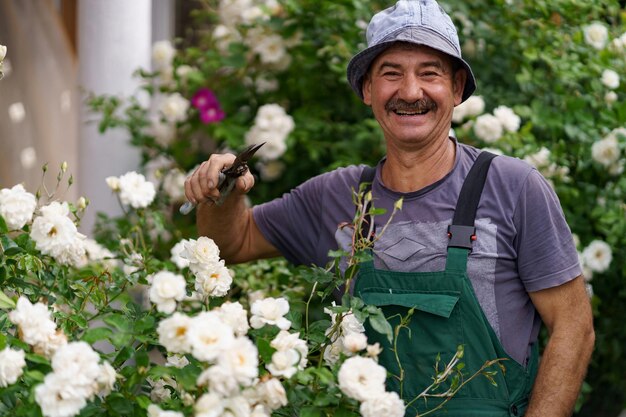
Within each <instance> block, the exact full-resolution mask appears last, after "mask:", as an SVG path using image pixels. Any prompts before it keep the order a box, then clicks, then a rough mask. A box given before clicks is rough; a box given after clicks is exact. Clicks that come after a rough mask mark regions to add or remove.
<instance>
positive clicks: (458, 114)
mask: <svg viewBox="0 0 626 417" xmlns="http://www.w3.org/2000/svg"><path fill="white" fill-rule="evenodd" d="M484 111H485V100H484V99H483V98H482V97H481V96H470V97H469V98H468V99H467V100H465V101H464V102H463V103H461V104H459V105H458V106H456V107H455V108H454V111H453V113H452V121H453V122H454V123H461V122H463V120H465V119H466V118H469V117H474V116H478V115H480V114H482V113H483V112H484Z"/></svg>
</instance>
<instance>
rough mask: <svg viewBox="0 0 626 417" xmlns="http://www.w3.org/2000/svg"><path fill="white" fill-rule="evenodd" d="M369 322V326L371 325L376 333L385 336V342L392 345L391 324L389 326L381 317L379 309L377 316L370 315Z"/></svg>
mask: <svg viewBox="0 0 626 417" xmlns="http://www.w3.org/2000/svg"><path fill="white" fill-rule="evenodd" d="M369 320H370V324H371V325H372V328H373V329H374V330H376V331H377V332H378V333H380V334H383V335H385V336H387V340H389V343H392V341H393V328H392V327H391V324H389V322H388V321H387V319H386V318H385V316H384V315H383V312H382V311H381V310H380V309H379V310H378V313H377V314H374V315H370V317H369Z"/></svg>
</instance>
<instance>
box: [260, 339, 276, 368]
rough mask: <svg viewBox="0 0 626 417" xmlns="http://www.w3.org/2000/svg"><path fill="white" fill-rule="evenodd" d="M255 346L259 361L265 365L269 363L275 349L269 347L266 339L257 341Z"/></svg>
mask: <svg viewBox="0 0 626 417" xmlns="http://www.w3.org/2000/svg"><path fill="white" fill-rule="evenodd" d="M256 345H257V349H258V350H259V357H260V358H261V360H262V361H263V362H265V363H270V362H271V361H272V355H273V354H274V352H276V349H274V348H273V347H272V346H270V341H269V340H267V339H258V340H257V342H256Z"/></svg>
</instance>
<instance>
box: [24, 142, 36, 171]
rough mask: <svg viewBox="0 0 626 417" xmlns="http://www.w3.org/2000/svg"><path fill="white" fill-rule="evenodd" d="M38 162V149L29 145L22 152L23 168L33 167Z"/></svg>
mask: <svg viewBox="0 0 626 417" xmlns="http://www.w3.org/2000/svg"><path fill="white" fill-rule="evenodd" d="M36 162H37V151H35V148H33V147H32V146H28V147H26V148H24V149H22V151H21V152H20V163H21V164H22V168H24V169H31V168H32V167H34V166H35V163H36Z"/></svg>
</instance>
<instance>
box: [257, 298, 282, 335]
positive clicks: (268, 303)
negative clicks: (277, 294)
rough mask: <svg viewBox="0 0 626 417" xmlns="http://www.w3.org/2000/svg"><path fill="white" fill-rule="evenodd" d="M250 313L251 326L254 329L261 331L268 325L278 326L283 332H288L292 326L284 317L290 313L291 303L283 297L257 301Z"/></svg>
mask: <svg viewBox="0 0 626 417" xmlns="http://www.w3.org/2000/svg"><path fill="white" fill-rule="evenodd" d="M250 312H251V313H252V317H251V318H250V325H251V326H252V327H253V328H254V329H260V328H261V327H263V326H265V325H266V324H269V325H274V326H277V327H278V328H279V329H282V330H287V329H288V328H289V327H290V326H291V322H290V321H289V320H287V319H286V318H285V317H283V316H284V315H285V314H287V313H288V312H289V302H288V301H287V300H286V299H284V298H282V297H281V298H272V297H268V298H265V299H263V300H259V301H255V302H254V304H252V307H251V308H250Z"/></svg>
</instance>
